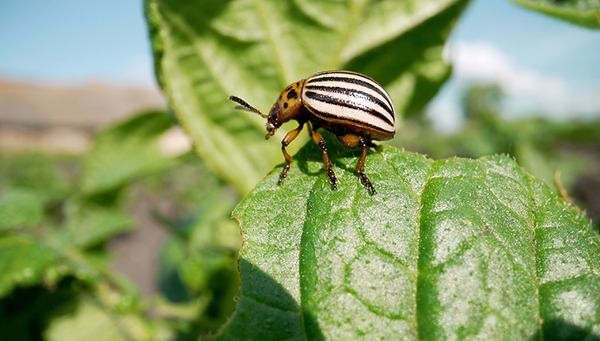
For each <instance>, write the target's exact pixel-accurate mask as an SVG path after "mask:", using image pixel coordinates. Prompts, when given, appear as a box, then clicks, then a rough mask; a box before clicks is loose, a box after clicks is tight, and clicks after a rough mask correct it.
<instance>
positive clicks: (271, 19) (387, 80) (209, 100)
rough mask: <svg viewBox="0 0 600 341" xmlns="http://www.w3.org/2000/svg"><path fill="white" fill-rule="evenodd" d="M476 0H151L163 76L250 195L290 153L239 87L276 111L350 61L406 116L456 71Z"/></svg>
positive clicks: (189, 121)
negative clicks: (458, 44) (471, 0)
mask: <svg viewBox="0 0 600 341" xmlns="http://www.w3.org/2000/svg"><path fill="white" fill-rule="evenodd" d="M466 3H467V1H466V0H427V1H416V0H406V1H396V0H384V1H358V0H348V1H326V2H324V1H317V0H227V1H212V0H199V1H193V2H191V1H186V0H146V1H145V4H146V17H147V20H148V25H149V29H150V32H151V40H152V44H153V47H154V57H155V66H156V71H157V76H158V79H159V82H160V84H161V86H162V88H163V90H164V91H165V93H166V95H167V96H168V98H169V100H170V103H171V106H172V108H173V110H174V111H175V113H176V115H177V117H178V119H179V121H180V122H181V124H182V125H183V126H184V127H185V129H186V130H187V132H188V133H189V135H190V136H191V137H192V139H193V140H194V142H195V146H196V150H197V152H198V153H199V154H200V156H202V157H203V158H204V159H205V160H206V161H207V163H208V164H209V165H210V166H212V167H213V168H214V169H216V170H217V171H218V172H219V173H220V174H221V175H222V176H223V177H224V178H225V179H226V180H228V181H230V182H231V183H233V184H234V185H235V186H236V187H237V188H238V190H239V191H240V192H241V193H247V192H248V191H249V190H250V189H252V188H253V187H254V185H255V184H256V183H257V182H258V181H259V180H260V179H261V178H262V177H263V175H264V174H265V173H266V172H267V171H268V170H269V169H271V168H272V167H273V165H274V164H275V163H276V162H280V161H282V160H283V159H282V156H281V152H280V151H279V147H278V146H277V143H275V142H272V143H270V144H269V143H265V141H264V136H265V134H266V131H265V129H264V124H265V122H264V120H263V119H261V118H260V117H259V116H258V115H256V114H252V113H248V112H239V111H235V110H234V109H233V108H234V105H232V103H231V102H229V101H227V97H228V96H229V95H232V94H235V95H238V96H240V97H242V98H244V99H246V100H248V101H249V102H250V103H251V104H252V105H254V106H256V107H257V108H259V109H261V110H267V109H268V108H269V107H270V106H271V105H272V104H273V103H274V102H275V100H276V98H277V96H278V95H279V93H280V92H281V91H282V90H283V89H284V87H285V86H287V85H288V84H290V83H292V82H296V81H298V80H300V79H303V78H306V77H308V76H310V75H312V74H314V73H315V72H316V71H323V70H331V69H350V70H354V71H358V72H362V73H364V74H366V75H369V76H371V77H373V78H375V79H376V80H378V81H379V82H380V83H381V84H382V85H384V86H385V87H386V89H387V90H388V92H389V93H390V95H391V96H392V99H393V100H394V102H395V105H396V109H397V111H398V116H399V117H400V116H402V115H403V113H404V112H414V111H416V110H418V109H420V108H421V107H422V106H423V105H424V104H425V103H426V102H427V101H428V100H429V99H430V98H431V97H432V96H433V95H434V94H435V93H436V92H437V90H438V89H439V87H440V86H441V84H442V83H443V82H444V81H445V80H446V79H447V77H448V76H449V73H450V68H449V67H448V66H447V65H445V64H444V63H443V62H442V59H441V51H442V46H443V43H444V41H445V39H446V37H447V35H448V34H449V31H450V28H451V27H452V25H453V24H454V22H455V20H456V18H457V17H458V15H459V14H460V12H461V11H462V9H463V8H464V6H465V5H466ZM286 129H288V128H287V127H286V128H284V129H282V130H286ZM284 134H285V132H284V131H280V132H279V133H278V135H277V136H278V138H279V139H281V138H282V137H283V136H284ZM302 138H303V139H305V137H302ZM299 145H301V143H299V142H298V143H296V144H294V145H292V147H291V148H297V146H299ZM292 151H293V150H292Z"/></svg>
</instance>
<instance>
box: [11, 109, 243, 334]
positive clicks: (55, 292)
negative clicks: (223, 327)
mask: <svg viewBox="0 0 600 341" xmlns="http://www.w3.org/2000/svg"><path fill="white" fill-rule="evenodd" d="M171 126H172V123H171V120H170V119H169V117H168V115H167V114H166V113H161V112H151V113H145V114H141V115H139V116H137V117H134V118H132V119H130V120H128V121H126V122H123V123H121V124H118V125H115V126H114V127H111V128H109V129H106V130H105V131H104V132H102V133H101V134H99V136H98V139H97V141H96V143H95V146H94V148H93V149H92V150H91V151H90V153H89V154H88V155H86V156H85V157H84V160H80V159H76V158H73V157H51V156H43V155H0V160H2V162H1V163H0V226H1V228H0V272H1V273H2V275H1V276H0V321H2V322H1V323H0V339H2V340H16V339H18V340H32V339H40V338H43V339H45V340H79V339H82V338H92V339H94V340H96V339H97V340H101V339H106V340H157V339H165V340H167V339H171V338H173V337H174V333H175V331H174V330H175V329H174V328H173V327H172V326H170V325H169V323H168V319H154V320H153V321H152V322H150V318H149V315H148V309H149V307H148V306H144V305H139V304H138V300H139V290H138V289H136V288H135V286H132V285H131V284H130V283H128V282H127V281H124V280H123V279H122V278H120V277H119V276H117V275H115V274H114V273H112V272H111V271H110V269H109V266H110V263H109V259H110V258H109V257H108V255H107V254H106V253H105V244H106V242H107V241H108V240H110V239H111V238H113V237H115V236H116V235H118V234H122V233H124V232H127V231H129V230H130V229H131V228H132V227H133V224H134V221H133V219H132V217H130V216H129V214H127V213H125V209H126V207H127V201H128V200H127V198H128V197H129V196H130V195H132V193H130V192H131V191H130V187H132V185H133V181H134V180H139V179H140V178H141V177H147V176H148V175H151V174H160V173H163V172H164V171H165V170H166V169H172V168H173V167H178V166H179V165H180V164H181V163H183V164H189V163H190V157H189V156H184V157H178V158H175V157H166V156H163V155H162V154H161V153H160V150H159V148H158V141H159V139H160V138H161V136H162V135H163V133H164V132H165V131H166V130H167V129H168V128H170V127H171ZM192 160H193V162H196V163H197V162H198V160H197V158H192ZM82 163H85V167H81V164H82ZM82 168H83V172H80V170H81V169H82ZM188 175H189V174H188ZM163 177H165V176H163ZM193 178H194V176H188V179H187V180H188V184H187V185H189V179H193ZM182 180H184V179H182ZM162 181H163V182H166V181H168V179H163V180H162ZM213 182H214V180H213ZM77 183H82V184H83V185H82V187H81V188H77V186H76V184H77ZM214 188H215V186H214V185H213V186H212V187H208V189H214ZM188 189H189V188H188ZM194 190H195V191H196V192H198V189H194ZM196 195H200V196H204V197H206V194H200V193H197V194H196ZM192 201H193V199H192ZM229 205H230V207H233V205H234V204H232V203H229ZM232 263H233V264H235V260H233V261H232ZM218 266H225V265H223V264H218ZM227 267H231V265H230V264H227ZM215 271H216V270H215ZM234 282H235V281H234ZM196 296H197V295H196ZM196 296H192V298H191V299H193V298H194V297H196ZM232 296H233V294H232ZM230 305H231V304H230ZM163 306H164V305H163ZM165 309H172V308H170V307H167V308H165ZM203 312H204V310H200V311H199V312H198V315H200V314H202V313H203ZM228 313H230V311H229V312H228ZM225 318H226V317H224V318H223V320H224V319H225ZM82 325H85V326H86V327H85V328H82V327H81V326H82Z"/></svg>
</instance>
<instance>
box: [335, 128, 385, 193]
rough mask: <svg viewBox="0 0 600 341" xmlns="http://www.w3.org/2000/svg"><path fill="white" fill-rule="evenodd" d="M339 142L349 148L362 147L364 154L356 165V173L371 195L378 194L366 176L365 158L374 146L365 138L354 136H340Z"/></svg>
mask: <svg viewBox="0 0 600 341" xmlns="http://www.w3.org/2000/svg"><path fill="white" fill-rule="evenodd" d="M338 140H340V142H342V143H343V144H345V145H346V146H348V147H358V146H361V147H362V153H361V154H360V158H358V162H357V163H356V172H357V173H358V175H359V176H360V179H361V180H362V182H363V184H364V185H365V187H366V188H367V190H370V191H371V193H373V194H376V193H377V192H376V191H375V187H373V184H371V181H369V178H367V176H366V175H365V158H366V157H367V149H368V148H369V147H370V146H373V143H372V142H371V141H368V140H365V138H364V137H361V136H359V135H354V134H346V135H340V136H338Z"/></svg>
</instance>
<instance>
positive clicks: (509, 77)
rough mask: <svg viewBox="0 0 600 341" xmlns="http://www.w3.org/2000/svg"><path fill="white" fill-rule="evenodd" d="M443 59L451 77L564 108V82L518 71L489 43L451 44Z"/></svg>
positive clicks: (534, 72) (522, 69)
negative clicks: (451, 69) (452, 73)
mask: <svg viewBox="0 0 600 341" xmlns="http://www.w3.org/2000/svg"><path fill="white" fill-rule="evenodd" d="M444 58H445V60H446V62H447V63H451V64H452V65H453V66H454V76H455V77H457V78H459V79H462V80H466V81H470V82H478V83H484V84H498V85H499V86H500V87H501V88H502V90H504V91H505V92H506V93H507V94H508V95H509V96H510V95H514V96H519V97H522V96H527V97H531V98H532V99H535V100H538V101H539V102H541V103H543V104H544V106H546V108H545V109H551V108H553V107H557V106H558V107H564V103H565V102H566V101H567V99H568V97H569V96H568V90H567V89H568V87H567V84H566V82H564V81H563V80H561V79H559V78H556V77H551V76H547V75H544V74H541V73H539V72H536V71H534V70H529V69H526V68H520V67H518V66H517V65H515V63H513V62H512V60H511V59H510V58H509V57H508V56H507V55H506V54H504V53H503V52H502V51H500V49H498V48H497V47H496V46H494V45H493V44H491V43H488V42H454V43H450V44H448V45H446V49H445V51H444Z"/></svg>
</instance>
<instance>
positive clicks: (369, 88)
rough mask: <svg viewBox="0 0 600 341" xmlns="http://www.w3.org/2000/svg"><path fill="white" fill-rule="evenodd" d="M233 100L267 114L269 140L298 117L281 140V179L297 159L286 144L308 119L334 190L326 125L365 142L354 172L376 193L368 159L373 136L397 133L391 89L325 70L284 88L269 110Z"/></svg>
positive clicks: (353, 142) (347, 140)
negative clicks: (324, 133) (368, 173)
mask: <svg viewBox="0 0 600 341" xmlns="http://www.w3.org/2000/svg"><path fill="white" fill-rule="evenodd" d="M229 99H230V100H232V101H234V102H236V103H238V104H240V106H237V107H236V108H238V109H245V110H249V111H253V112H255V113H257V114H259V115H261V116H262V117H263V118H266V119H267V126H266V128H267V132H268V133H267V136H266V138H267V139H269V138H270V137H271V136H273V134H274V133H275V131H276V130H277V129H278V128H279V127H280V126H281V124H283V123H285V122H288V121H290V120H296V121H298V124H299V125H298V127H297V128H296V129H294V130H292V131H290V132H289V133H287V135H286V136H285V137H284V139H283V140H282V141H281V151H282V152H283V155H284V157H285V160H286V165H285V166H284V168H283V170H282V171H281V174H280V176H279V181H278V183H281V182H282V181H283V179H285V178H286V177H287V172H288V170H289V169H290V165H291V163H292V161H293V159H292V157H291V156H290V155H289V154H288V153H287V151H286V149H285V147H287V146H288V145H289V144H290V143H291V142H292V141H293V140H294V139H295V138H296V136H298V134H299V133H300V131H301V130H302V128H303V127H304V125H305V124H307V125H308V133H309V134H310V136H311V137H312V139H313V141H314V142H315V143H316V144H317V145H318V146H319V147H320V148H321V150H322V152H323V162H324V164H325V170H326V171H327V174H328V176H329V181H330V183H331V185H332V187H333V189H336V188H337V183H338V181H337V178H336V177H335V173H334V171H333V165H332V164H331V161H330V160H329V156H328V154H327V148H326V147H325V140H324V139H323V137H322V136H321V134H320V133H319V132H318V129H319V128H323V129H325V130H328V131H330V132H332V133H334V134H335V135H336V136H337V138H338V140H340V142H342V143H343V144H345V145H346V146H348V147H361V148H362V153H361V155H360V157H359V159H358V162H357V164H356V172H357V173H358V175H359V177H360V179H361V180H362V182H363V184H364V186H365V187H366V188H367V189H368V190H370V191H371V192H372V193H373V194H375V193H376V191H375V187H374V186H373V185H372V184H371V182H370V181H369V178H368V177H367V176H366V175H365V173H364V163H365V158H366V156H367V150H368V148H369V147H374V146H375V145H373V143H372V141H373V140H389V139H391V138H393V137H394V134H395V132H396V114H395V110H394V105H393V103H392V99H391V98H390V96H389V94H388V93H387V92H386V91H385V89H384V88H383V87H382V86H381V85H379V83H377V82H376V81H374V80H373V79H372V78H369V77H367V76H365V75H362V74H360V73H357V72H351V71H327V72H319V73H316V74H314V75H312V76H310V77H308V78H307V79H303V80H300V81H297V82H295V83H292V84H290V85H289V86H288V87H286V88H285V89H284V90H283V91H282V92H281V94H280V95H279V98H278V99H277V101H276V102H275V104H274V105H273V106H272V107H271V110H270V111H269V114H268V115H265V114H263V113H261V112H260V111H259V110H257V109H255V108H254V107H252V106H251V105H250V104H248V103H246V102H245V101H244V100H242V99H240V98H239V97H236V96H230V97H229Z"/></svg>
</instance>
